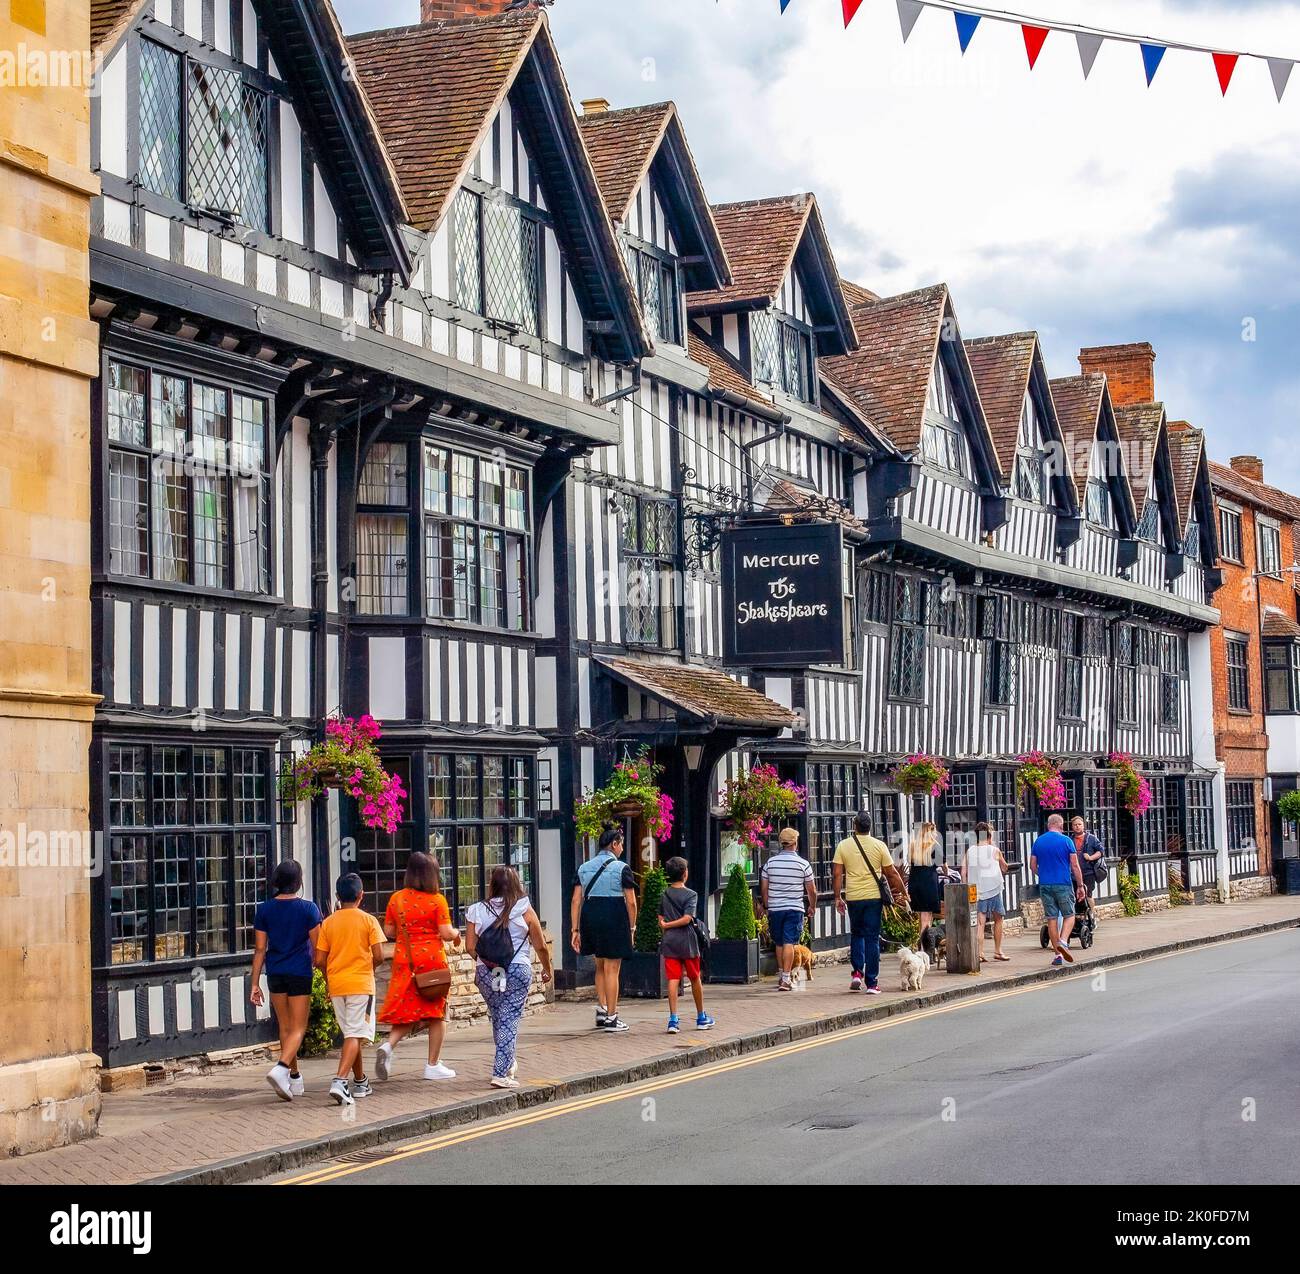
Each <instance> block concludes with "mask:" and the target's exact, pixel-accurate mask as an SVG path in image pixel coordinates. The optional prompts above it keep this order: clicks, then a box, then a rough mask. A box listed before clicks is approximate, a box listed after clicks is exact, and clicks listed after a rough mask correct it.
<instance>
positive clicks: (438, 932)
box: [375, 850, 460, 1080]
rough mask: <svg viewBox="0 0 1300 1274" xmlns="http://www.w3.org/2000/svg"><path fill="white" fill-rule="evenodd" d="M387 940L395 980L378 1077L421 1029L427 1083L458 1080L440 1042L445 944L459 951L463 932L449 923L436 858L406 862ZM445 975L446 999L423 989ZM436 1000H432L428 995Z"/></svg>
mask: <svg viewBox="0 0 1300 1274" xmlns="http://www.w3.org/2000/svg"><path fill="white" fill-rule="evenodd" d="M384 935H385V936H386V937H387V938H388V940H389V941H390V942H392V943H395V944H396V945H395V948H394V951H393V975H392V980H391V981H390V982H389V984H388V995H387V996H386V997H385V998H384V1007H383V1008H382V1009H380V1010H379V1020H380V1021H381V1022H384V1023H386V1024H387V1026H388V1027H389V1031H388V1039H387V1040H386V1041H385V1042H384V1043H383V1044H382V1045H380V1048H379V1052H378V1053H377V1054H376V1056H375V1074H376V1075H378V1076H379V1078H380V1079H387V1078H388V1077H389V1075H390V1074H392V1069H393V1049H394V1048H396V1047H397V1045H398V1043H399V1042H400V1041H401V1040H403V1039H405V1038H406V1036H408V1035H411V1034H413V1033H414V1032H415V1031H418V1030H419V1029H420V1027H421V1026H426V1027H428V1030H429V1060H428V1064H427V1065H426V1066H425V1068H424V1078H425V1079H430V1080H444V1079H455V1078H456V1072H455V1071H454V1070H452V1069H451V1067H450V1066H444V1065H443V1063H442V1061H441V1057H442V1042H443V1040H444V1039H445V1038H446V1035H447V1020H446V1019H447V991H448V990H450V988H451V976H450V974H449V973H448V972H447V952H446V949H445V947H444V944H445V943H451V945H452V946H455V945H456V943H458V942H459V941H460V932H459V930H457V929H456V928H455V927H454V926H453V925H452V923H451V908H450V907H448V906H447V899H446V898H445V897H444V896H443V894H442V893H441V892H440V880H439V871H438V861H437V859H435V858H433V857H431V856H430V855H429V854H425V853H421V852H420V851H419V850H416V851H415V853H413V854H412V855H411V856H410V858H408V859H407V860H406V882H405V886H404V887H403V888H402V889H399V890H398V891H397V892H396V893H395V894H394V895H393V896H392V898H390V899H389V900H388V910H387V911H386V912H385V913H384ZM435 970H436V971H439V972H440V973H441V974H442V988H441V990H442V994H441V995H437V994H436V992H437V990H438V988H436V987H431V988H422V987H421V985H420V984H421V982H422V981H429V977H428V975H429V974H431V973H433V972H434V971H435ZM431 995H432V996H434V997H435V998H430V996H431Z"/></svg>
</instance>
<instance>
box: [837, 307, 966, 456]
mask: <svg viewBox="0 0 1300 1274" xmlns="http://www.w3.org/2000/svg"><path fill="white" fill-rule="evenodd" d="M947 305H948V288H947V286H946V285H945V284H942V283H940V284H938V285H937V286H935V287H930V288H924V289H922V290H921V291H919V292H908V293H906V294H905V295H903V296H894V297H889V298H887V299H886V300H883V301H874V302H865V303H862V304H855V305H854V306H853V324H854V326H855V327H856V328H857V331H858V341H859V347H858V349H857V351H856V352H855V353H853V354H848V355H842V356H840V357H837V358H828V359H823V360H821V364H822V371H823V374H824V375H825V376H826V377H827V379H828V380H829V381H830V382H831V384H832V385H833V386H834V387H835V388H836V389H838V390H839V392H840V393H842V394H845V395H847V396H848V397H849V399H850V401H851V402H852V403H853V404H854V405H855V406H856V407H857V408H858V410H859V411H861V412H862V413H863V414H864V415H865V416H866V417H867V419H868V420H870V421H871V422H872V424H873V425H875V426H876V428H878V429H880V430H881V431H882V432H883V433H884V434H885V436H886V437H887V438H888V439H889V440H890V441H891V442H892V443H893V444H894V445H895V446H896V447H898V448H899V450H901V451H905V452H910V451H915V450H916V449H917V448H918V447H919V446H920V445H921V424H922V422H923V420H924V415H925V400H926V394H927V393H928V392H929V388H930V376H931V373H932V372H933V371H934V360H935V355H936V353H937V352H938V348H939V334H940V330H941V328H942V326H943V318H944V313H945V311H946V309H947Z"/></svg>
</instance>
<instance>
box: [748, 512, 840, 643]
mask: <svg viewBox="0 0 1300 1274" xmlns="http://www.w3.org/2000/svg"><path fill="white" fill-rule="evenodd" d="M843 543H844V540H843V533H842V530H841V528H840V527H839V526H837V525H835V524H834V523H827V524H819V523H813V524H808V525H796V526H783V525H772V526H740V527H733V528H731V529H730V530H728V531H724V532H723V536H722V646H723V658H724V660H725V662H726V663H728V664H734V665H738V666H742V667H754V668H790V667H806V666H808V665H809V664H839V663H843V662H844V589H843V567H842V555H843Z"/></svg>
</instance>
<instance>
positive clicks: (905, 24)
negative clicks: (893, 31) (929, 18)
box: [898, 0, 925, 44]
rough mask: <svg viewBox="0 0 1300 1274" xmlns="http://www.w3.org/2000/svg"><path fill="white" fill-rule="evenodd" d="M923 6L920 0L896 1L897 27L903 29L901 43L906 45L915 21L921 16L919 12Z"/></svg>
mask: <svg viewBox="0 0 1300 1274" xmlns="http://www.w3.org/2000/svg"><path fill="white" fill-rule="evenodd" d="M923 8H925V6H924V5H923V4H922V3H921V0H898V25H899V26H901V27H902V28H903V43H904V44H906V43H907V37H908V36H909V35H911V34H912V28H913V27H914V26H916V20H917V18H919V17H920V16H921V10H922V9H923Z"/></svg>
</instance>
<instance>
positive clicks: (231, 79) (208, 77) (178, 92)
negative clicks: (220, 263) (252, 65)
mask: <svg viewBox="0 0 1300 1274" xmlns="http://www.w3.org/2000/svg"><path fill="white" fill-rule="evenodd" d="M268 115H269V99H268V97H267V95H266V94H265V93H263V92H262V91H261V90H260V89H257V88H254V87H253V86H252V85H251V84H249V83H248V82H247V81H246V80H245V79H244V77H243V75H242V74H241V73H240V72H239V71H237V70H230V69H226V68H223V67H217V66H211V65H209V64H207V63H206V62H200V61H197V60H196V59H194V58H190V57H187V56H185V55H183V54H180V53H177V52H175V51H174V50H172V49H168V48H165V47H164V46H163V45H161V44H156V43H155V42H154V41H152V40H142V41H141V42H140V125H139V145H140V162H139V180H140V184H141V185H142V186H143V187H144V188H145V189H146V190H150V191H152V192H153V193H154V194H156V195H161V196H162V197H163V198H165V199H174V200H176V201H177V202H178V203H185V204H188V205H189V206H190V207H192V208H197V209H200V210H202V211H203V212H208V213H211V214H212V215H214V216H217V217H221V218H223V219H225V220H229V221H237V222H239V223H240V224H241V225H245V226H251V227H252V228H253V229H255V230H269V229H270V220H269V210H270V186H269V182H270V158H269V148H268V145H267V138H268V134H269V128H268ZM182 138H183V139H184V143H183V144H182Z"/></svg>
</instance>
